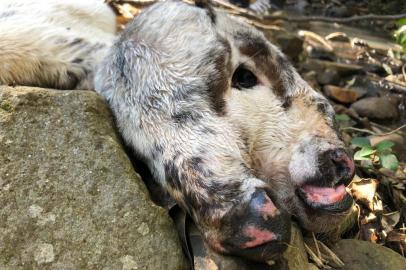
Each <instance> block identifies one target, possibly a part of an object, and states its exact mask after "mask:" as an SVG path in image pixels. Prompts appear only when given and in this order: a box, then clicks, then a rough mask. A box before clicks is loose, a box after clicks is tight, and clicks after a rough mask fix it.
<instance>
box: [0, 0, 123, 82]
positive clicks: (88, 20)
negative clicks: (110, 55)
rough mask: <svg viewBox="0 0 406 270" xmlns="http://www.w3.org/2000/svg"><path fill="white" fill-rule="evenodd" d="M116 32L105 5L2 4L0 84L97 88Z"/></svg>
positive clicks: (31, 0) (73, 0)
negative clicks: (99, 68)
mask: <svg viewBox="0 0 406 270" xmlns="http://www.w3.org/2000/svg"><path fill="white" fill-rule="evenodd" d="M115 32H116V24H115V15H114V13H113V12H112V10H110V8H109V7H108V6H107V5H105V4H103V1H102V0H86V1H82V0H69V1H65V0H42V1H40V0H0V36H1V38H0V84H8V85H15V84H17V85H29V86H41V87H49V88H57V89H92V88H94V86H93V77H94V71H95V68H96V64H97V63H98V61H99V59H102V58H103V56H104V54H105V53H106V51H107V49H108V48H109V47H110V46H111V44H112V42H113V39H114V35H115Z"/></svg>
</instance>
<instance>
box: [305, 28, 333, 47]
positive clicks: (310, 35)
mask: <svg viewBox="0 0 406 270" xmlns="http://www.w3.org/2000/svg"><path fill="white" fill-rule="evenodd" d="M298 34H299V36H301V37H307V38H310V39H313V40H316V42H318V43H319V44H321V45H323V46H324V48H325V49H326V50H327V51H329V52H332V51H333V50H334V48H333V47H332V46H331V45H330V43H328V42H327V41H326V40H325V39H324V38H323V37H322V36H320V35H318V34H316V33H314V32H311V31H306V30H300V31H299V33H298Z"/></svg>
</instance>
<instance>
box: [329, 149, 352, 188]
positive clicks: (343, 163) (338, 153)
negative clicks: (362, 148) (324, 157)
mask: <svg viewBox="0 0 406 270" xmlns="http://www.w3.org/2000/svg"><path fill="white" fill-rule="evenodd" d="M330 158H331V161H332V162H333V163H334V164H335V166H336V168H337V171H338V172H339V173H340V174H344V178H346V179H347V178H352V176H353V175H354V173H355V165H354V161H353V160H352V159H351V158H350V157H349V155H348V154H347V152H346V151H345V150H344V149H342V148H338V149H334V150H332V151H331V152H330ZM350 180H351V179H350Z"/></svg>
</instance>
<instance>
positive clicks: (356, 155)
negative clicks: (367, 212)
mask: <svg viewBox="0 0 406 270" xmlns="http://www.w3.org/2000/svg"><path fill="white" fill-rule="evenodd" d="M354 160H370V158H369V157H365V156H363V155H361V150H358V151H357V152H355V154H354Z"/></svg>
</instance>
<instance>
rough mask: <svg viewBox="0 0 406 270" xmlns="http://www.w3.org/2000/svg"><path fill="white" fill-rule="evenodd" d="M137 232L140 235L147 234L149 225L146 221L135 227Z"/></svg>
mask: <svg viewBox="0 0 406 270" xmlns="http://www.w3.org/2000/svg"><path fill="white" fill-rule="evenodd" d="M137 232H139V233H140V234H141V235H142V236H145V235H147V234H148V233H149V227H148V225H147V223H145V222H143V223H141V225H140V226H139V227H138V228H137Z"/></svg>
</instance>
